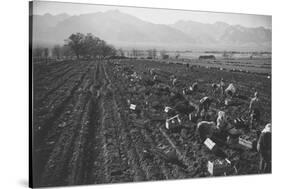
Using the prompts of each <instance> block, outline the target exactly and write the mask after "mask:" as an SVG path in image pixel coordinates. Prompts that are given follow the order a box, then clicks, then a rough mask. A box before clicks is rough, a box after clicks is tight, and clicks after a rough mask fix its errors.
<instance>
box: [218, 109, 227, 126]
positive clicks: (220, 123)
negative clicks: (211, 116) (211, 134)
mask: <svg viewBox="0 0 281 189" xmlns="http://www.w3.org/2000/svg"><path fill="white" fill-rule="evenodd" d="M226 126H227V119H226V114H225V112H224V111H219V112H218V118H217V128H218V129H220V130H223V129H225V128H226Z"/></svg>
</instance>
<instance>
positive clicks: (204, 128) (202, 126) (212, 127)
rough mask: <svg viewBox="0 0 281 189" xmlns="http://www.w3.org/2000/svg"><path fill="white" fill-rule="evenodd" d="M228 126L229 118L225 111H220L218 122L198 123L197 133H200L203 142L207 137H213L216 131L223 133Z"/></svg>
mask: <svg viewBox="0 0 281 189" xmlns="http://www.w3.org/2000/svg"><path fill="white" fill-rule="evenodd" d="M226 126H227V119H226V115H225V112H223V111H219V112H218V118H217V123H215V122H213V121H201V122H199V123H198V124H197V133H198V134H199V137H200V140H201V142H204V141H205V140H206V138H212V136H213V135H214V134H215V133H218V135H219V134H220V133H222V132H223V131H224V130H225V128H226Z"/></svg>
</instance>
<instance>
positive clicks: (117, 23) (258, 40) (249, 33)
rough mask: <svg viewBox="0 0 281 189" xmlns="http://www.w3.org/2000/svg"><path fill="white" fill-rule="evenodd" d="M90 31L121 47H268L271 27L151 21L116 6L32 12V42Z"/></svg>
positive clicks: (61, 40) (51, 42)
mask: <svg viewBox="0 0 281 189" xmlns="http://www.w3.org/2000/svg"><path fill="white" fill-rule="evenodd" d="M76 32H81V33H85V34H86V33H92V34H93V35H95V36H97V37H99V38H101V39H103V40H105V41H107V42H108V43H110V44H112V45H114V46H116V47H118V48H119V47H122V48H142V49H147V48H158V49H169V50H239V51H244V50H245V51H253V50H254V51H271V35H272V34H271V29H266V28H264V27H257V28H248V27H243V26H240V25H229V24H227V23H224V22H216V23H214V24H206V23H200V22H194V21H189V20H188V18H187V20H179V21H177V22H176V23H174V24H170V25H165V24H155V23H151V22H147V21H144V20H141V19H139V18H137V17H135V16H132V15H129V14H126V13H122V12H120V11H118V10H110V11H107V12H95V13H88V14H81V15H74V16H71V15H68V14H65V13H64V14H59V15H51V14H44V15H34V16H33V42H34V45H35V46H53V45H55V44H63V43H64V40H65V39H67V38H68V37H69V36H70V35H71V34H72V33H76Z"/></svg>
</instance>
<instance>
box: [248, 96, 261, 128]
mask: <svg viewBox="0 0 281 189" xmlns="http://www.w3.org/2000/svg"><path fill="white" fill-rule="evenodd" d="M260 108H261V104H260V99H259V94H258V92H255V94H254V97H253V98H251V101H250V105H249V113H250V129H252V128H253V126H254V124H255V125H257V124H258V123H259V121H260Z"/></svg>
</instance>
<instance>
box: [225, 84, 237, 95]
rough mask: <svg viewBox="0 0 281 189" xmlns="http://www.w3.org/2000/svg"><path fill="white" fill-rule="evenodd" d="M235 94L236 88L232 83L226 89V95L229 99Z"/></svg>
mask: <svg viewBox="0 0 281 189" xmlns="http://www.w3.org/2000/svg"><path fill="white" fill-rule="evenodd" d="M235 92H236V88H235V87H234V85H233V84H232V83H230V84H229V85H228V87H227V88H226V89H225V94H226V95H227V96H229V97H233V95H234V93H235Z"/></svg>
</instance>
